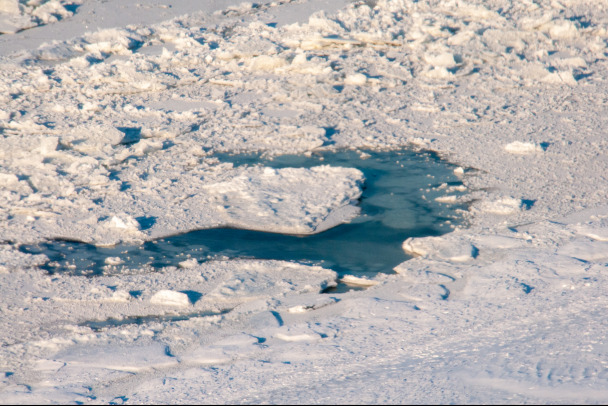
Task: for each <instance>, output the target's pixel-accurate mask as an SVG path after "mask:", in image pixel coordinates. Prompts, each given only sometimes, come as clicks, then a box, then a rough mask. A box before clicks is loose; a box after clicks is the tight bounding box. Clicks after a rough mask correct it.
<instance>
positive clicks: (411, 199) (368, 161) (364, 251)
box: [22, 150, 463, 277]
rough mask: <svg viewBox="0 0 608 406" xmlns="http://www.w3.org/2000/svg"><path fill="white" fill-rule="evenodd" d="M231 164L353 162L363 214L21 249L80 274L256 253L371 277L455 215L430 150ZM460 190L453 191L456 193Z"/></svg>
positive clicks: (448, 181) (448, 226)
mask: <svg viewBox="0 0 608 406" xmlns="http://www.w3.org/2000/svg"><path fill="white" fill-rule="evenodd" d="M218 158H220V160H222V161H229V162H232V163H233V164H234V165H236V166H241V165H264V166H266V167H273V168H277V169H278V168H286V167H300V168H311V167H314V166H319V165H331V166H341V167H356V168H357V169H360V170H361V171H362V172H363V173H364V175H365V179H366V180H365V184H364V191H363V194H362V197H361V199H360V204H359V205H360V208H361V214H360V216H359V217H357V218H356V219H354V220H353V221H351V222H350V223H348V224H342V225H339V226H337V227H334V228H332V229H330V230H327V231H324V232H321V233H318V234H313V235H285V234H279V233H269V232H261V231H253V230H241V229H235V228H213V229H206V230H198V231H193V232H190V233H186V234H182V235H177V236H173V237H169V238H166V239H161V240H155V241H149V242H146V243H144V244H143V245H117V246H114V247H96V246H94V245H90V244H84V243H78V242H68V241H51V242H47V243H43V244H40V245H39V246H30V245H28V246H23V247H22V250H23V251H24V252H27V253H43V254H45V255H47V256H48V257H49V258H50V261H49V263H47V265H46V266H45V268H46V269H47V270H49V272H52V273H54V272H57V271H62V270H63V271H69V272H72V273H73V272H75V273H85V274H102V273H104V272H116V271H118V270H120V269H121V268H122V267H127V268H138V267H142V266H151V267H153V268H161V267H164V266H178V265H179V263H180V262H184V261H188V260H190V262H187V263H186V266H187V264H191V263H192V259H196V260H197V262H204V261H208V260H213V259H226V258H255V259H275V260H287V261H298V262H312V263H315V264H319V265H322V266H324V267H327V268H331V269H333V270H335V271H337V272H338V273H339V274H340V275H345V274H352V275H357V276H365V277H373V276H374V275H375V274H377V273H391V272H392V269H393V268H394V267H395V266H397V265H399V264H400V263H402V262H403V261H405V260H407V259H408V258H409V257H408V256H407V255H406V254H405V253H404V251H403V249H402V248H401V244H402V242H403V241H404V240H405V239H407V238H409V237H425V236H436V235H441V234H444V233H446V232H449V231H451V230H452V229H453V225H454V224H455V223H457V222H458V221H459V220H458V218H459V216H458V213H457V210H458V209H461V208H463V207H462V205H458V204H442V203H438V202H436V201H435V200H434V198H435V197H437V196H439V195H440V194H444V193H445V190H446V189H448V188H452V189H453V190H454V189H456V190H457V189H458V186H460V185H461V182H460V180H459V178H458V177H457V176H456V175H454V173H453V168H452V167H451V166H450V165H448V164H446V163H444V162H442V161H441V160H440V159H438V158H437V157H436V156H435V155H432V154H430V153H415V152H412V151H395V150H393V151H381V152H374V151H369V152H361V151H351V150H347V151H338V152H329V151H326V152H317V153H314V154H312V155H311V156H303V155H281V156H277V157H273V158H261V157H260V156H258V155H255V154H240V155H225V154H224V155H221V156H219V157H218ZM458 194H459V192H458V191H455V192H454V195H455V196H457V195H458Z"/></svg>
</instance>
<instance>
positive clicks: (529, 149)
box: [505, 141, 543, 155]
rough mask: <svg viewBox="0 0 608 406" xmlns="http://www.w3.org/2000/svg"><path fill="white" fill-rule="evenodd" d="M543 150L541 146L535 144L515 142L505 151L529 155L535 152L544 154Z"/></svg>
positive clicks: (506, 146) (508, 145)
mask: <svg viewBox="0 0 608 406" xmlns="http://www.w3.org/2000/svg"><path fill="white" fill-rule="evenodd" d="M542 150H543V149H542V148H541V146H540V145H538V144H535V143H533V142H521V141H513V142H511V143H510V144H507V145H505V151H507V152H510V153H511V154H517V155H528V154H533V153H535V152H542Z"/></svg>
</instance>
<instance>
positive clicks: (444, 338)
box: [0, 0, 608, 403]
mask: <svg viewBox="0 0 608 406" xmlns="http://www.w3.org/2000/svg"><path fill="white" fill-rule="evenodd" d="M119 3H120V2H117V1H109V2H106V3H104V2H101V1H91V2H85V3H83V4H82V5H80V6H79V7H66V6H67V5H69V4H68V3H66V2H62V1H48V2H36V3H34V2H23V1H21V2H17V1H2V2H1V3H0V9H1V10H2V14H1V15H0V30H1V31H2V32H6V33H11V32H14V33H15V34H4V35H2V36H0V102H1V103H0V243H1V244H0V279H1V281H0V296H1V297H2V301H1V302H0V323H1V331H2V333H0V341H1V343H2V345H1V346H0V366H1V369H2V372H4V374H0V394H1V395H0V399H1V403H13V402H17V403H34V402H41V401H44V402H49V401H50V402H54V403H74V402H95V403H109V402H115V403H119V402H132V403H144V402H149V403H160V402H167V403H168V402H171V403H194V402H197V403H201V402H205V403H235V402H239V403H279V402H281V403H285V402H290V403H293V402H299V403H304V402H307V403H310V402H316V403H320V402H325V403H336V402H340V403H347V402H358V403H361V402H364V403H395V402H406V403H414V402H416V403H465V402H467V403H524V402H527V403H549V402H556V403H566V402H582V403H602V402H603V401H604V400H605V399H606V396H608V382H607V374H606V371H607V369H606V368H607V367H606V365H605V359H606V350H607V349H606V346H605V344H604V342H605V340H604V335H605V329H606V319H605V317H604V316H605V308H606V306H607V305H608V303H607V299H606V298H607V297H608V295H607V294H606V293H607V292H606V286H608V285H607V282H608V280H606V278H607V277H606V264H607V262H606V260H607V258H608V257H607V256H606V252H607V247H606V241H607V240H608V231H607V230H608V224H607V223H606V218H608V208H607V207H606V199H607V197H608V189H606V188H605V187H603V185H605V184H606V175H605V174H606V173H608V171H607V170H608V160H607V159H606V157H605V154H604V153H603V151H605V149H606V148H607V147H608V145H606V139H605V138H606V137H605V132H606V130H605V129H606V128H608V123H607V122H606V120H607V119H608V115H607V114H606V108H607V106H606V100H605V97H604V96H603V95H604V94H606V90H607V89H606V81H605V79H604V78H605V77H606V74H607V69H608V64H607V58H606V40H607V39H608V31H607V30H606V28H605V27H606V24H607V23H608V13H607V10H606V7H605V6H604V5H602V4H599V3H597V2H587V1H584V0H567V1H562V2H553V1H544V0H543V1H538V2H528V1H521V2H515V3H513V2H507V1H502V0H492V1H484V2H482V1H476V0H467V1H458V2H455V1H454V2H452V1H447V2H435V1H417V2H416V1H409V0H378V1H366V2H330V1H322V0H314V1H313V0H302V1H297V2H294V1H277V2H260V3H259V4H257V5H256V6H254V5H253V4H251V3H245V4H238V3H237V2H234V1H223V2H209V4H208V5H204V6H203V7H205V8H204V9H200V7H201V6H200V5H197V4H194V3H193V2H182V1H175V2H172V3H171V4H169V3H167V4H164V3H163V4H161V3H158V2H146V1H144V2H142V1H137V2H135V1H133V2H131V1H126V2H122V8H120V7H118V4H119ZM70 4H76V3H70ZM169 5H171V7H169ZM197 7H199V8H197ZM72 10H75V11H72ZM41 24H42V25H41ZM328 128H332V129H334V131H333V134H332V135H331V136H329V135H328V134H329V133H328V132H327V131H326V129H328ZM406 146H411V147H413V148H422V149H428V150H432V151H436V152H437V153H438V154H439V155H440V156H442V157H443V158H445V159H447V160H449V161H451V162H453V163H455V164H457V165H458V168H457V169H456V170H455V173H457V174H458V175H459V176H460V177H461V178H462V180H463V182H464V184H465V186H466V191H467V193H468V195H467V196H466V197H465V199H466V201H468V202H470V210H469V211H468V212H467V213H466V215H467V218H466V220H467V222H466V224H465V225H463V226H460V227H457V228H456V230H455V231H454V232H452V233H450V234H447V235H444V236H439V237H437V236H435V237H422V238H412V239H408V238H407V237H408V236H404V249H406V250H407V251H408V252H410V253H412V254H415V255H417V256H416V257H415V258H413V259H411V260H409V261H406V262H404V263H403V264H400V265H399V266H398V267H397V268H396V269H395V271H396V273H395V274H392V275H382V276H378V277H376V278H375V279H370V280H369V281H368V280H360V279H361V278H356V279H353V278H352V277H346V278H345V280H344V282H346V283H349V282H350V283H353V284H357V285H360V286H361V285H365V286H367V288H366V289H364V290H353V291H350V292H347V293H341V294H338V293H331V292H329V293H320V292H321V291H324V290H325V289H327V288H328V287H331V286H334V285H335V283H336V274H335V273H334V272H333V271H331V270H327V269H323V268H320V267H317V266H309V265H303V264H295V263H286V262H277V261H257V260H251V261H244V260H243V261H216V262H207V263H203V264H199V263H198V262H196V261H183V262H182V263H180V267H179V268H164V269H161V270H158V271H157V272H152V270H150V269H130V270H129V269H119V267H120V261H121V259H120V257H118V259H116V258H113V259H109V261H110V263H109V264H108V266H112V267H115V268H117V269H118V270H119V272H116V273H111V274H108V275H104V276H99V277H84V276H70V275H49V274H46V273H45V272H44V271H42V270H41V269H40V266H41V265H42V264H43V263H44V262H45V258H44V257H43V256H40V255H38V256H32V255H27V254H23V253H21V252H19V251H18V249H17V246H18V245H19V244H25V243H32V242H40V241H44V240H45V239H50V238H64V239H69V240H79V241H85V242H89V243H94V244H97V245H112V244H116V243H118V242H132V243H138V242H142V241H146V240H152V239H156V238H159V237H163V236H168V235H173V234H177V233H183V232H187V231H190V230H194V229H201V228H208V227H214V226H233V227H240V228H250V229H256V230H266V231H276V232H285V233H293V234H308V233H314V232H320V231H323V230H326V229H328V228H330V227H332V226H335V225H337V224H340V223H343V222H347V221H349V220H351V219H352V218H354V217H355V216H356V215H357V209H356V206H355V204H356V200H357V198H358V197H359V196H360V193H361V187H362V182H363V181H364V180H363V176H362V174H361V172H359V171H358V170H356V169H349V168H332V167H328V166H320V167H316V168H311V169H302V168H298V169H294V168H285V169H277V170H275V169H271V168H263V167H233V166H232V165H231V164H227V163H222V162H219V161H218V160H217V159H216V158H215V157H214V156H213V155H214V153H215V152H253V151H257V152H262V153H264V154H267V155H269V156H272V155H275V154H282V153H287V152H289V153H302V154H306V153H311V151H313V150H316V149H332V148H345V147H348V148H378V149H381V148H401V147H406ZM442 190H445V193H446V195H445V196H442V197H440V198H439V200H438V201H443V202H446V204H447V203H452V202H453V200H454V199H453V197H452V195H451V194H450V193H453V190H450V188H449V187H447V185H446V187H445V189H442ZM100 323H101V324H100ZM104 323H105V324H104ZM99 326H101V327H99Z"/></svg>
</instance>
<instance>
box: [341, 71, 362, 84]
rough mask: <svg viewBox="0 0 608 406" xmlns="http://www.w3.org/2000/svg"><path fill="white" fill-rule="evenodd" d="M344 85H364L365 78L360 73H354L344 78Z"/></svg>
mask: <svg viewBox="0 0 608 406" xmlns="http://www.w3.org/2000/svg"><path fill="white" fill-rule="evenodd" d="M344 83H345V84H347V85H358V86H360V85H364V84H365V83H367V76H365V75H364V74H362V73H354V74H352V75H348V76H346V77H345V78H344Z"/></svg>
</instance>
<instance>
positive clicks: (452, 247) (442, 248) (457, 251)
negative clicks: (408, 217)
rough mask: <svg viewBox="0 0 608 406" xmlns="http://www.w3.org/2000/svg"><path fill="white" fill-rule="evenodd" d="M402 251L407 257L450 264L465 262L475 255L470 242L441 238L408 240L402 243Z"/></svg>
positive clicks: (475, 252) (475, 251) (475, 250)
mask: <svg viewBox="0 0 608 406" xmlns="http://www.w3.org/2000/svg"><path fill="white" fill-rule="evenodd" d="M403 250H404V251H405V253H406V254H408V255H412V256H422V257H430V258H435V259H439V260H443V261H450V262H467V261H470V260H472V259H474V258H475V256H476V255H477V249H476V248H475V247H474V246H473V245H472V244H471V243H470V242H468V241H464V240H448V239H446V238H443V237H423V238H408V239H407V240H405V241H404V242H403Z"/></svg>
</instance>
